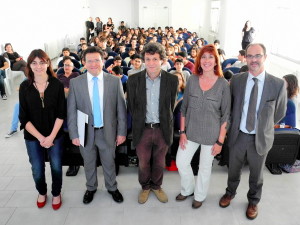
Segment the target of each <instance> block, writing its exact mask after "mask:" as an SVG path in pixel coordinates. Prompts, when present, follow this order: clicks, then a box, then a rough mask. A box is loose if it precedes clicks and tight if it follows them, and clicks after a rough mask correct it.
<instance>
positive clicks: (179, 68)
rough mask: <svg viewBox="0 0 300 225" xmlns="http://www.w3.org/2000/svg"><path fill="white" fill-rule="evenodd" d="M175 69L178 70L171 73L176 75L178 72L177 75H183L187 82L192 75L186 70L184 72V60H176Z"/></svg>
mask: <svg viewBox="0 0 300 225" xmlns="http://www.w3.org/2000/svg"><path fill="white" fill-rule="evenodd" d="M174 67H175V68H176V70H171V71H170V73H172V74H175V73H176V72H177V73H182V74H183V76H184V79H185V80H186V81H188V79H189V77H190V76H191V74H190V73H189V72H188V71H186V70H182V69H183V60H182V59H176V60H175V64H174Z"/></svg>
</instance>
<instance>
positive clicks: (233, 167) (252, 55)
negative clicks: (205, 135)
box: [219, 43, 287, 219]
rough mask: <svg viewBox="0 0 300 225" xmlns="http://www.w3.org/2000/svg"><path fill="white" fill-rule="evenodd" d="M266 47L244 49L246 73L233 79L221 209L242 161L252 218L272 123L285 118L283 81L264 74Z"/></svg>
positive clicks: (233, 189) (230, 194)
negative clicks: (248, 172) (227, 165)
mask: <svg viewBox="0 0 300 225" xmlns="http://www.w3.org/2000/svg"><path fill="white" fill-rule="evenodd" d="M266 57H267V55H266V48H265V46H264V45H263V44H260V43H256V44H250V45H248V47H247V49H246V59H247V65H248V67H249V72H246V73H241V74H239V75H236V76H233V78H232V80H231V83H230V87H231V95H232V109H231V110H232V111H231V127H230V130H229V132H228V146H229V170H228V181H227V185H228V186H227V188H226V193H225V195H223V197H222V198H221V199H220V202H219V205H220V206H221V207H223V208H225V207H227V206H229V205H230V201H231V200H232V199H233V198H234V196H235V194H236V189H237V187H238V185H239V182H240V177H241V170H242V167H243V165H244V161H247V162H248V164H249V169H250V177H249V191H248V194H247V197H248V202H249V204H248V207H247V210H246V216H247V218H248V219H255V218H256V216H257V214H258V208H257V204H258V203H259V201H260V199H261V194H262V186H263V168H264V165H265V161H266V157H267V154H268V151H269V150H270V149H271V147H272V144H273V141H274V124H276V123H277V122H279V121H280V120H281V119H282V118H283V117H284V115H285V111H286V104H287V96H286V88H285V85H284V82H283V80H281V79H279V78H276V77H274V76H272V75H270V74H268V73H267V72H266V71H265V67H264V62H265V60H266Z"/></svg>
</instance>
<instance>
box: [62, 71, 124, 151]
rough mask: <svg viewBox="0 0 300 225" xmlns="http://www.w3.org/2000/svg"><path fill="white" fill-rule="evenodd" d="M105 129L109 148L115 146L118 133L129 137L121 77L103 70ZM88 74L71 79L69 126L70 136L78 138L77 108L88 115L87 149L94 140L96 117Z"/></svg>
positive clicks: (91, 145)
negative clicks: (94, 115) (90, 95)
mask: <svg viewBox="0 0 300 225" xmlns="http://www.w3.org/2000/svg"><path fill="white" fill-rule="evenodd" d="M103 79H104V80H103V84H104V91H103V132H104V138H105V141H106V143H107V145H108V146H109V148H115V146H116V136H117V135H121V136H126V133H127V114H126V105H125V98H124V92H123V89H122V84H121V81H120V79H119V78H118V77H115V76H112V75H110V74H108V73H103ZM88 90H89V89H88V83H87V74H86V73H85V74H83V75H81V76H79V77H76V78H74V79H71V80H70V89H69V96H68V128H69V135H70V138H71V139H75V138H78V137H79V135H78V129H77V110H80V111H81V112H84V113H86V114H87V115H88V131H87V135H88V136H87V139H86V140H87V142H86V145H85V148H86V149H91V148H92V147H93V143H94V127H93V124H94V118H93V110H92V103H91V100H90V97H89V91H88Z"/></svg>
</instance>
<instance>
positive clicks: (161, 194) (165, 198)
mask: <svg viewBox="0 0 300 225" xmlns="http://www.w3.org/2000/svg"><path fill="white" fill-rule="evenodd" d="M152 191H153V192H154V194H155V195H156V197H157V199H158V200H159V201H160V202H162V203H166V202H168V196H167V195H166V193H165V192H164V191H163V189H161V188H160V189H157V190H154V189H152Z"/></svg>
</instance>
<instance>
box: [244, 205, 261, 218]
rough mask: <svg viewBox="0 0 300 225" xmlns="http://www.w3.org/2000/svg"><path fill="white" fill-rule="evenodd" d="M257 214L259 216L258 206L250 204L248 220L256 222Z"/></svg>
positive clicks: (247, 212) (247, 213)
mask: <svg viewBox="0 0 300 225" xmlns="http://www.w3.org/2000/svg"><path fill="white" fill-rule="evenodd" d="M257 214H258V209H257V205H253V204H250V203H249V204H248V207H247V211H246V216H247V218H248V219H249V220H254V219H255V218H256V217H257Z"/></svg>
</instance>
